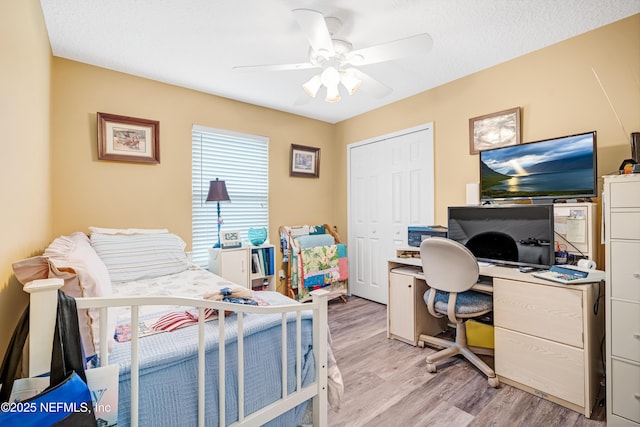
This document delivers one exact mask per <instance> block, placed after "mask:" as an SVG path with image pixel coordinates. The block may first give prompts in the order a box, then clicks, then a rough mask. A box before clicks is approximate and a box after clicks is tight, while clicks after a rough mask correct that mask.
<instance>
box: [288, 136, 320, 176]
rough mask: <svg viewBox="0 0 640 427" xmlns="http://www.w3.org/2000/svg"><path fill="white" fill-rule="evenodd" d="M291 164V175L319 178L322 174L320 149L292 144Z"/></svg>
mask: <svg viewBox="0 0 640 427" xmlns="http://www.w3.org/2000/svg"><path fill="white" fill-rule="evenodd" d="M290 165H291V170H290V171H289V176H301V177H307V178H318V177H319V176H320V149H319V148H314V147H305V146H304V145H296V144H291V159H290Z"/></svg>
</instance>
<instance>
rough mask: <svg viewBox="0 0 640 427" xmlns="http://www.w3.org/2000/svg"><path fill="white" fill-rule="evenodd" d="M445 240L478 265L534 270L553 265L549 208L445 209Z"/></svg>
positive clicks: (490, 206) (551, 212)
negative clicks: (461, 247)
mask: <svg viewBox="0 0 640 427" xmlns="http://www.w3.org/2000/svg"><path fill="white" fill-rule="evenodd" d="M448 237H449V238H450V239H452V240H455V241H457V242H460V243H462V244H463V245H465V246H466V247H467V248H469V250H470V251H471V252H472V253H473V254H474V255H475V256H476V258H477V259H478V261H485V262H490V263H496V264H506V265H516V266H530V267H535V268H549V267H550V266H551V265H553V264H554V263H555V252H554V247H553V240H554V232H553V205H552V204H548V205H487V206H459V207H449V221H448Z"/></svg>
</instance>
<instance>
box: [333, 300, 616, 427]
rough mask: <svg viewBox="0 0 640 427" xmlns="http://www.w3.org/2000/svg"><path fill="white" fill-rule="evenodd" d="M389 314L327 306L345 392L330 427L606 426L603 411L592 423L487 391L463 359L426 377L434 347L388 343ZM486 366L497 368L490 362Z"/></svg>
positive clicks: (520, 396) (362, 303)
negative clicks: (387, 325) (429, 358)
mask: <svg viewBox="0 0 640 427" xmlns="http://www.w3.org/2000/svg"><path fill="white" fill-rule="evenodd" d="M386 316H387V311H386V306H385V305H382V304H378V303H375V302H371V301H368V300H365V299H362V298H358V297H349V298H348V302H347V303H346V304H344V303H342V302H340V301H339V300H334V301H331V302H329V328H330V331H331V336H332V338H333V349H334V354H335V356H336V359H337V361H338V366H339V367H340V370H341V372H342V376H343V380H344V384H345V390H344V396H343V399H342V406H341V408H340V410H339V411H338V412H337V413H336V412H333V411H331V410H330V411H329V425H330V426H336V427H337V426H340V427H346V426H395V427H408V426H446V427H462V426H505V427H506V426H508V427H513V426H541V427H554V426H557V427H559V426H563V427H564V426H593V427H595V426H598V427H601V426H606V422H605V421H604V419H605V414H606V411H605V408H604V407H603V406H597V407H596V409H595V410H594V413H593V415H592V419H588V418H585V417H584V416H583V415H580V414H579V413H577V412H574V411H572V410H570V409H566V408H564V407H562V406H559V405H556V404H554V403H551V402H549V401H547V400H544V399H541V398H539V397H537V396H534V395H532V394H529V393H527V392H524V391H521V390H519V389H516V388H514V387H511V386H508V385H505V384H500V386H499V387H498V388H497V389H494V388H491V387H489V386H488V384H487V380H486V377H484V376H483V375H482V374H481V373H480V371H478V370H477V369H476V368H475V367H474V366H472V365H471V364H470V363H468V362H466V361H465V360H464V359H462V358H460V357H459V356H458V357H455V358H452V359H449V360H448V361H444V362H440V363H439V364H438V372H436V373H433V374H431V373H429V372H428V371H427V369H426V364H425V358H426V356H427V354H429V353H431V352H435V350H434V349H431V348H429V347H425V348H422V349H421V348H417V347H413V346H411V345H409V344H405V343H403V342H400V341H397V340H390V339H388V338H387V330H386V319H387V317H386ZM485 360H486V361H487V362H488V363H490V364H491V365H492V364H493V359H492V358H490V357H487V358H485Z"/></svg>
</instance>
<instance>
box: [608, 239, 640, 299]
mask: <svg viewBox="0 0 640 427" xmlns="http://www.w3.org/2000/svg"><path fill="white" fill-rule="evenodd" d="M610 253H611V260H610V262H609V264H610V266H611V267H610V269H609V274H610V276H611V298H621V299H627V300H631V301H637V302H640V263H639V262H638V260H639V259H640V242H631V241H621V240H613V241H611V243H610Z"/></svg>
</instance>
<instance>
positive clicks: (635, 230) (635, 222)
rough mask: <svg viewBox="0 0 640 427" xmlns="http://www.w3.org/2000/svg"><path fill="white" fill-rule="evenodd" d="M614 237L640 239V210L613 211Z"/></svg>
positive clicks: (611, 223) (612, 236) (610, 225)
mask: <svg viewBox="0 0 640 427" xmlns="http://www.w3.org/2000/svg"><path fill="white" fill-rule="evenodd" d="M607 225H608V226H609V228H610V229H611V238H612V239H627V240H632V239H635V240H638V239H640V212H639V211H630V212H611V221H610V224H607Z"/></svg>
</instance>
